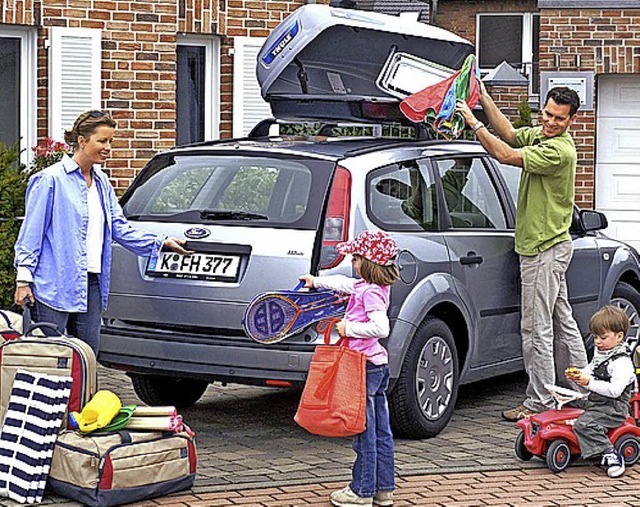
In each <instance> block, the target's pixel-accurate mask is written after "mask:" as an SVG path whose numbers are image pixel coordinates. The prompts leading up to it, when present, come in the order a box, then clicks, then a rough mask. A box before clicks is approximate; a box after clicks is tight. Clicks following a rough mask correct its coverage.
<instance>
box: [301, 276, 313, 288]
mask: <svg viewBox="0 0 640 507" xmlns="http://www.w3.org/2000/svg"><path fill="white" fill-rule="evenodd" d="M298 280H300V281H301V282H304V288H305V289H313V288H314V287H315V285H314V284H313V275H300V276H299V277H298Z"/></svg>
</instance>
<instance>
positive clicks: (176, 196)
mask: <svg viewBox="0 0 640 507" xmlns="http://www.w3.org/2000/svg"><path fill="white" fill-rule="evenodd" d="M333 166H334V164H333V163H331V162H327V161H319V160H314V159H302V158H273V157H253V156H241V155H235V154H234V155H228V156H219V155H215V156H211V155H204V154H199V155H198V154H195V155H165V156H159V157H156V158H154V159H153V160H152V161H151V162H149V164H148V165H147V167H146V168H145V169H144V170H143V171H142V173H141V174H140V176H139V178H138V179H136V181H135V182H134V183H133V185H132V187H131V188H130V189H129V190H128V191H127V193H126V194H125V195H124V196H123V199H122V207H123V210H124V213H125V216H127V218H129V219H130V220H153V221H167V222H187V223H216V222H238V223H246V222H251V223H252V226H253V225H258V226H261V225H263V226H266V227H274V226H276V227H277V226H282V227H292V228H303V229H314V228H317V226H318V224H319V223H320V215H321V210H322V205H323V202H324V198H325V194H326V191H327V187H328V184H329V181H330V178H331V175H332V172H333Z"/></svg>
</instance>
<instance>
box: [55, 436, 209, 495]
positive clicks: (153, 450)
mask: <svg viewBox="0 0 640 507" xmlns="http://www.w3.org/2000/svg"><path fill="white" fill-rule="evenodd" d="M196 464H197V456H196V448H195V444H194V441H193V438H192V437H191V436H189V435H188V434H187V433H170V432H159V431H154V432H141V431H140V432H139V431H126V430H124V431H119V432H114V433H105V434H87V435H83V434H82V433H79V432H76V431H70V430H66V431H63V432H62V433H60V435H58V440H57V442H56V445H55V448H54V452H53V460H52V462H51V470H50V471H49V479H48V482H47V491H53V492H55V493H58V494H59V495H62V496H65V497H67V498H71V499H73V500H77V501H79V502H82V503H83V504H85V505H89V506H91V507H109V506H111V505H122V504H126V503H130V502H135V501H138V500H144V499H148V498H154V497H158V496H163V495H167V494H169V493H175V492H176V491H183V490H185V489H190V488H192V487H193V482H194V480H195V477H196Z"/></svg>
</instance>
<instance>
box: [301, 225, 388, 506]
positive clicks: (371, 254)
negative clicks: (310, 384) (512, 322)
mask: <svg viewBox="0 0 640 507" xmlns="http://www.w3.org/2000/svg"><path fill="white" fill-rule="evenodd" d="M337 249H338V252H339V253H341V254H343V255H346V254H351V255H352V256H353V257H352V262H353V269H354V270H355V272H356V275H357V276H358V278H357V279H356V278H349V277H346V276H344V275H332V276H313V275H302V276H301V277H300V280H302V281H304V282H305V285H304V286H305V287H308V288H319V289H332V290H336V291H340V292H348V293H350V294H351V298H350V299H349V304H348V306H347V311H346V313H345V316H344V319H343V320H342V321H340V322H338V323H337V324H336V326H335V329H336V331H337V333H338V335H340V336H341V337H347V338H349V340H348V343H349V345H348V346H349V347H350V348H352V349H355V350H358V351H360V352H362V353H364V354H365V355H366V357H367V422H366V429H365V431H364V432H363V433H360V434H359V435H356V436H355V437H354V439H353V449H354V451H355V452H356V461H355V463H354V464H353V471H352V481H351V483H350V484H349V485H348V486H346V487H344V488H343V489H341V490H338V491H334V492H333V493H331V503H332V504H333V505H335V506H337V507H352V506H361V505H379V506H389V505H393V490H394V489H395V467H394V459H393V435H392V433H391V427H390V424H389V407H388V405H387V395H386V389H387V386H388V385H389V357H388V354H387V350H386V349H385V348H384V347H383V346H382V345H381V344H380V341H379V340H380V338H386V337H387V336H389V317H388V316H387V309H388V308H389V292H390V288H391V285H393V283H395V281H396V280H397V279H398V278H399V272H398V267H397V266H396V265H395V264H394V260H395V258H396V256H397V254H398V247H397V245H396V243H395V241H394V240H393V239H392V238H391V237H390V236H389V235H388V234H386V233H384V232H381V231H365V232H362V233H360V234H359V235H358V236H356V238H355V239H353V240H352V241H349V242H348V243H340V244H338V245H337Z"/></svg>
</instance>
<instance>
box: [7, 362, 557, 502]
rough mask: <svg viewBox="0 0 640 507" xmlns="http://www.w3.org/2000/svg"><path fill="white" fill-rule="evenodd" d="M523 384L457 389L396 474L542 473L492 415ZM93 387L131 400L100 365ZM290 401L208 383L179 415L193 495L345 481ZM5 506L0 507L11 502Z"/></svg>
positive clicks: (504, 381)
mask: <svg viewBox="0 0 640 507" xmlns="http://www.w3.org/2000/svg"><path fill="white" fill-rule="evenodd" d="M525 383H526V377H525V376H524V374H516V375H509V376H505V377H500V378H498V379H493V380H491V381H485V382H480V383H477V384H473V385H471V386H464V387H463V388H462V389H461V392H460V395H459V399H458V404H457V407H456V411H455V413H454V416H453V419H452V420H451V423H450V424H449V426H448V427H447V429H446V430H445V431H443V432H442V433H441V434H440V435H439V436H438V437H436V438H432V439H429V440H421V441H420V440H401V439H396V464H397V466H396V468H397V473H398V475H399V476H401V477H410V476H415V475H423V474H438V475H439V476H441V475H442V474H448V473H453V472H479V471H481V472H490V471H499V470H515V469H526V468H545V465H544V463H543V462H542V461H541V460H536V459H534V460H532V461H530V462H527V463H523V462H520V461H518V460H517V458H516V457H515V456H514V453H513V442H514V440H515V437H516V434H517V432H518V429H517V428H516V426H515V425H514V424H512V423H508V422H506V421H503V420H502V419H501V418H500V412H501V411H502V410H504V409H505V408H508V407H511V406H513V405H514V403H519V402H520V401H522V400H521V398H522V395H523V393H524V389H525ZM99 388H100V389H109V390H111V391H113V392H115V393H116V394H118V395H119V396H120V397H121V399H122V401H123V403H125V404H126V403H139V400H138V399H137V398H136V397H135V394H134V393H133V390H132V388H131V386H130V383H129V380H128V378H127V377H126V376H125V375H124V374H123V373H120V372H116V371H113V370H107V369H105V368H100V370H99ZM298 396H299V393H298V392H296V391H293V390H283V389H275V388H260V387H247V386H238V385H228V386H226V387H223V386H221V385H219V384H215V385H212V386H210V387H209V389H208V390H207V392H206V394H205V396H204V397H203V398H202V399H201V400H200V401H199V402H198V404H197V405H196V406H195V407H194V408H192V409H189V410H184V411H182V415H183V416H184V419H185V421H186V422H187V423H188V424H189V425H190V426H191V428H192V429H193V430H195V432H196V434H197V436H196V444H197V448H198V457H199V462H198V475H197V478H196V483H195V488H194V490H193V493H195V494H198V495H201V494H205V493H213V492H218V491H220V492H222V491H229V490H239V489H246V488H257V487H266V486H269V487H277V486H293V485H297V484H309V483H314V484H315V483H327V482H330V481H346V480H348V478H349V473H350V470H351V464H352V462H353V459H354V454H353V451H352V450H351V445H350V439H348V438H344V439H330V438H323V437H317V436H314V435H310V434H308V433H306V431H304V430H303V429H302V428H300V427H298V426H297V425H296V424H295V423H294V421H293V415H294V413H295V410H296V406H297V402H298ZM5 502H6V503H2V500H0V505H9V506H12V507H13V506H16V505H18V504H15V503H13V502H8V501H5ZM45 503H46V504H48V505H49V506H53V505H61V506H64V507H72V506H73V507H75V506H77V505H80V504H78V503H75V502H70V501H68V500H66V499H62V498H60V497H57V496H53V495H46V496H45Z"/></svg>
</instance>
